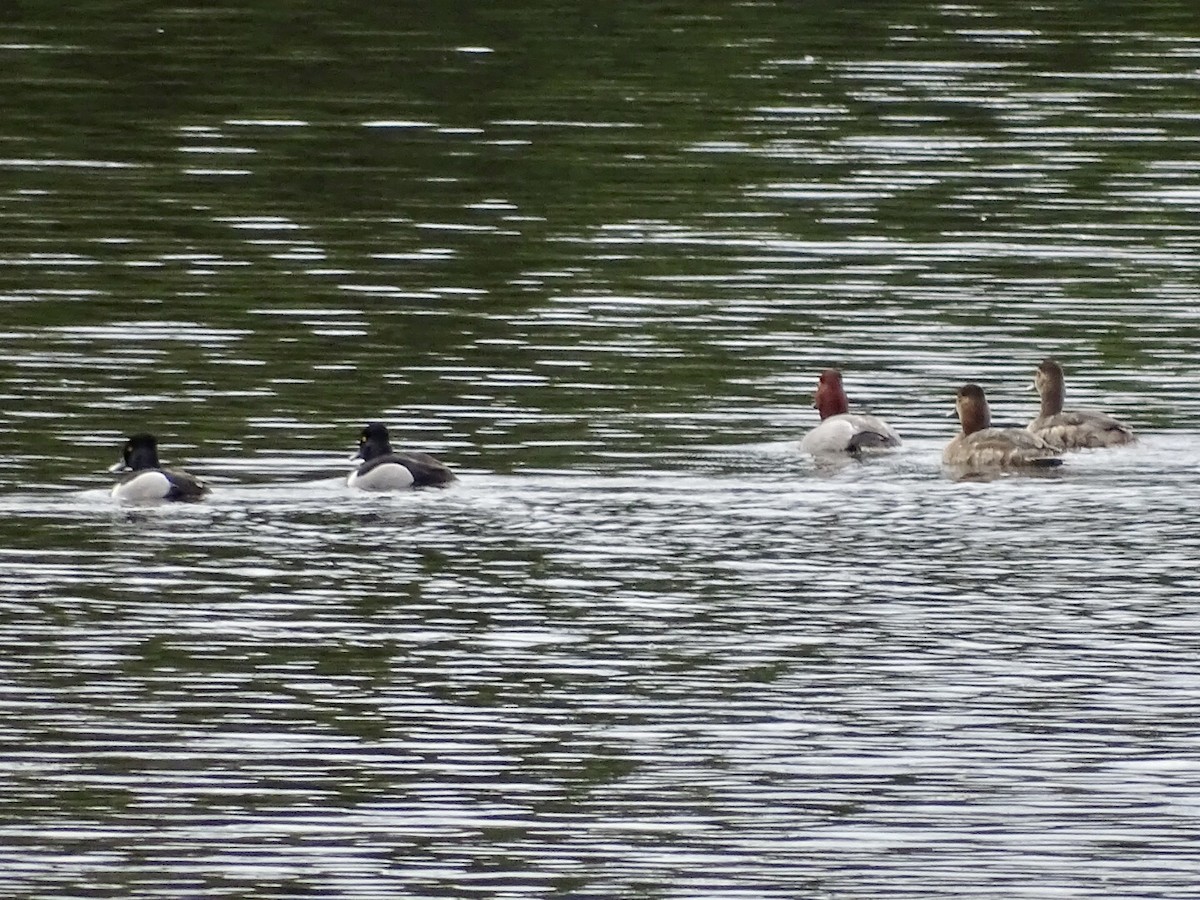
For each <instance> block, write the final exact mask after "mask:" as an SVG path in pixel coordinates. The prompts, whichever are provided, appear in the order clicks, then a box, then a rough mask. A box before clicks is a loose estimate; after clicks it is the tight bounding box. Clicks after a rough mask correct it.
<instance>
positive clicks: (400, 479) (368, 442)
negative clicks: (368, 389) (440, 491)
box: [346, 422, 454, 491]
mask: <svg viewBox="0 0 1200 900" xmlns="http://www.w3.org/2000/svg"><path fill="white" fill-rule="evenodd" d="M354 458H355V459H361V460H362V464H361V465H360V466H359V467H358V468H357V469H355V470H354V471H353V472H351V473H350V477H349V478H348V479H347V480H346V484H348V485H349V486H350V487H356V488H360V489H362V490H364V491H396V490H402V489H404V488H410V487H427V486H430V485H442V484H449V483H450V482H451V481H454V473H453V472H451V471H450V470H449V469H448V468H447V467H446V466H445V465H443V464H442V463H441V462H439V461H438V460H436V459H434V458H433V457H432V456H430V455H429V454H428V453H397V452H396V451H394V450H392V444H391V441H390V440H388V430H387V429H386V428H385V427H384V426H382V425H380V424H379V423H378V422H372V423H371V424H370V425H368V426H366V427H365V428H364V429H363V430H362V432H361V433H360V434H359V436H358V453H357V455H356V456H355V457H354Z"/></svg>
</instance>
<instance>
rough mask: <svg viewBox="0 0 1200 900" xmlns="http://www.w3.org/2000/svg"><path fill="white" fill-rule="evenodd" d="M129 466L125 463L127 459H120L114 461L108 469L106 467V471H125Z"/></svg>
mask: <svg viewBox="0 0 1200 900" xmlns="http://www.w3.org/2000/svg"><path fill="white" fill-rule="evenodd" d="M128 468H129V466H128V465H126V464H125V460H123V459H119V460H117V461H116V462H115V463H113V464H112V465H111V466H109V467H108V468H107V469H105V470H104V471H106V472H124V471H126V470H127V469H128Z"/></svg>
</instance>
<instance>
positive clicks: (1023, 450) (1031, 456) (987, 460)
mask: <svg viewBox="0 0 1200 900" xmlns="http://www.w3.org/2000/svg"><path fill="white" fill-rule="evenodd" d="M954 408H955V409H956V410H957V411H958V421H959V422H960V423H961V424H962V431H961V432H959V433H958V434H957V435H956V436H955V438H954V440H952V441H951V442H950V443H949V444H947V445H946V449H945V450H943V451H942V462H943V463H945V464H946V465H948V466H957V467H960V468H965V469H1008V468H1020V467H1025V466H1040V467H1046V466H1058V465H1061V464H1062V459H1060V458H1059V455H1058V454H1059V452H1060V451H1059V450H1058V448H1057V447H1052V446H1050V445H1049V444H1047V443H1046V442H1045V441H1043V440H1042V439H1041V438H1040V437H1038V436H1037V435H1035V434H1031V433H1030V432H1028V431H1026V430H1025V429H1024V428H992V427H991V426H992V412H991V409H990V408H989V407H988V402H987V397H985V396H984V393H983V388H981V387H980V386H979V385H977V384H967V385H964V386H963V387H961V388H959V389H958V395H957V396H956V398H955V400H954Z"/></svg>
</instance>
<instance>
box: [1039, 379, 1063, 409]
mask: <svg viewBox="0 0 1200 900" xmlns="http://www.w3.org/2000/svg"><path fill="white" fill-rule="evenodd" d="M1064 393H1065V391H1064V389H1063V383H1062V382H1061V381H1055V380H1054V379H1052V378H1048V379H1046V381H1045V382H1044V383H1043V384H1042V415H1043V416H1057V415H1058V414H1059V413H1060V412H1062V410H1063V394H1064Z"/></svg>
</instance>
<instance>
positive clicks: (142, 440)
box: [109, 434, 208, 503]
mask: <svg viewBox="0 0 1200 900" xmlns="http://www.w3.org/2000/svg"><path fill="white" fill-rule="evenodd" d="M109 471H110V472H129V474H128V475H126V476H125V477H124V478H122V479H121V480H120V481H118V482H117V483H116V484H115V485H113V489H112V495H113V498H114V499H116V500H123V501H127V502H131V503H137V502H142V501H146V500H199V499H200V498H201V497H203V496H204V495H205V494H207V493H208V485H206V484H205V483H204V482H203V481H201V480H200V479H199V478H197V477H195V476H194V475H189V474H188V473H187V472H184V471H182V470H180V469H164V468H163V467H162V464H161V463H159V461H158V441H157V440H156V439H155V437H154V435H152V434H134V435H131V436H130V437H129V438H127V439H126V441H125V446H124V448H123V449H122V451H121V461H120V462H118V463H116V464H115V465H113V466H111V467H110V468H109Z"/></svg>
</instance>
